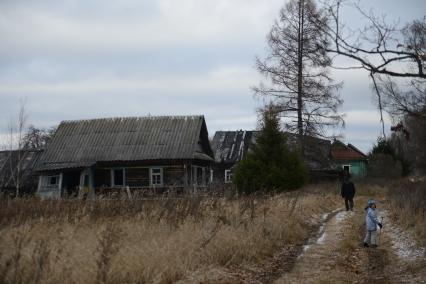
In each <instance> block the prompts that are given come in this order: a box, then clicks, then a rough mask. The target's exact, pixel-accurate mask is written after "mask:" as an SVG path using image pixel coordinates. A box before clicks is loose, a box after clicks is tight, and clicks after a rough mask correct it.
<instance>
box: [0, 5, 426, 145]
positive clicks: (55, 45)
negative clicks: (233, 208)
mask: <svg viewBox="0 0 426 284" xmlns="http://www.w3.org/2000/svg"><path fill="white" fill-rule="evenodd" d="M285 2H286V1H284V0H262V1H259V0H232V1H231V0H179V1H176V0H121V1H112V0H81V1H79V0H61V1H58V0H46V1H36V0H28V1H24V0H10V1H9V0H0V134H4V133H5V132H6V131H7V124H8V122H9V120H10V118H11V117H16V115H17V112H18V108H19V100H20V99H21V98H26V100H27V109H28V113H29V119H28V121H29V123H31V124H34V125H36V126H38V127H49V126H53V125H57V124H59V122H60V121H62V120H70V119H87V118H98V117H117V116H145V115H148V114H151V115H186V114H204V115H205V116H206V120H207V126H208V128H209V134H210V136H212V135H213V134H214V132H215V131H216V130H236V129H247V130H248V129H253V128H255V127H256V108H257V107H259V106H261V105H262V101H261V99H259V98H256V97H253V93H252V91H251V90H250V87H251V86H255V85H257V84H258V83H259V82H260V80H261V79H262V78H261V76H260V75H259V74H258V72H257V71H256V69H255V68H254V61H255V60H254V59H255V56H256V55H258V56H260V57H262V56H263V55H264V54H265V51H266V41H265V39H266V35H267V33H268V31H269V29H270V27H271V25H272V23H273V21H274V19H275V18H276V17H277V15H278V12H279V9H280V7H282V5H283V4H284V3H285ZM370 2H373V1H366V0H364V2H362V3H363V6H364V7H366V8H367V9H368V8H370V7H371V5H372V4H371V3H370ZM373 8H374V9H375V10H376V11H377V13H378V14H387V16H388V18H389V19H399V20H400V21H401V22H402V23H405V22H406V21H408V20H412V19H414V18H420V17H422V16H423V15H424V14H425V11H426V1H424V0H406V1H399V0H393V1H390V0H388V1H386V0H375V1H374V7H373ZM347 21H348V23H349V24H351V25H356V24H359V17H358V16H355V15H351V14H348V15H347ZM335 73H336V72H335ZM367 75H368V74H366V73H365V72H363V71H360V70H357V71H343V72H337V73H336V76H335V79H336V80H341V81H343V83H344V87H343V89H342V90H341V94H342V97H343V99H344V101H345V102H344V105H343V107H342V108H341V112H343V113H345V114H346V119H345V120H346V128H345V129H342V130H341V133H342V134H343V135H344V141H345V142H349V143H352V144H354V145H355V146H358V147H359V148H360V149H362V150H364V151H368V150H369V149H370V148H371V146H372V143H373V142H374V141H375V140H376V138H377V136H378V135H379V134H380V124H379V115H378V112H377V110H376V108H375V106H374V103H373V99H372V98H373V95H372V93H371V90H370V81H369V80H368V76H367ZM386 121H387V125H386V127H387V128H389V120H388V119H387V120H386Z"/></svg>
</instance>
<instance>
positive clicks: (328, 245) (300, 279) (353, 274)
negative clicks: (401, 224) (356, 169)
mask: <svg viewBox="0 0 426 284" xmlns="http://www.w3.org/2000/svg"><path fill="white" fill-rule="evenodd" d="M364 214H365V212H364V211H363V210H362V211H361V210H355V211H353V212H352V211H339V212H337V213H335V214H333V216H332V217H331V218H329V219H328V220H327V221H326V222H325V223H324V224H323V226H322V227H320V231H319V234H317V236H316V238H313V239H311V240H310V241H309V242H308V243H307V244H306V245H305V246H304V248H303V251H302V252H301V253H300V254H299V255H298V256H297V258H296V260H295V262H294V265H293V267H292V269H291V270H290V271H287V272H284V273H282V274H281V275H279V277H276V279H275V280H274V281H271V282H274V283H426V260H425V249H424V248H422V247H420V246H418V245H417V244H416V242H415V241H414V239H413V238H412V237H411V236H410V235H409V234H408V233H407V232H404V231H402V230H401V229H399V228H398V227H397V226H396V225H395V224H393V223H392V222H391V220H390V218H389V217H388V215H389V214H388V212H387V211H382V212H380V211H379V216H382V217H384V220H385V222H384V223H385V226H384V229H383V230H382V232H381V234H380V245H379V247H378V248H376V249H373V248H363V247H362V239H363V235H364ZM266 282H269V281H266Z"/></svg>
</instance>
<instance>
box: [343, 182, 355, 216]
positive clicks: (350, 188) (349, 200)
mask: <svg viewBox="0 0 426 284" xmlns="http://www.w3.org/2000/svg"><path fill="white" fill-rule="evenodd" d="M340 194H341V195H342V198H344V199H345V206H346V210H347V211H349V210H353V208H354V196H355V185H354V183H353V182H351V181H350V180H349V177H348V176H345V177H344V178H343V183H342V188H341V190H340Z"/></svg>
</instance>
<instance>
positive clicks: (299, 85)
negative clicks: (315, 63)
mask: <svg viewBox="0 0 426 284" xmlns="http://www.w3.org/2000/svg"><path fill="white" fill-rule="evenodd" d="M303 1H304V0H300V1H299V29H298V37H297V38H298V58H297V64H298V70H297V129H298V135H299V141H300V143H301V152H302V154H303V153H304V151H305V145H304V144H305V143H304V139H303V120H302V110H303V75H302V74H303V22H304V14H305V13H304V10H305V7H304V3H303Z"/></svg>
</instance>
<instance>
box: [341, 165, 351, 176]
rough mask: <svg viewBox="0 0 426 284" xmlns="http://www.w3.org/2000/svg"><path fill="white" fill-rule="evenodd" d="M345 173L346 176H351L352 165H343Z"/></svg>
mask: <svg viewBox="0 0 426 284" xmlns="http://www.w3.org/2000/svg"><path fill="white" fill-rule="evenodd" d="M343 172H344V173H345V174H348V175H349V174H350V173H351V166H350V165H343Z"/></svg>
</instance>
